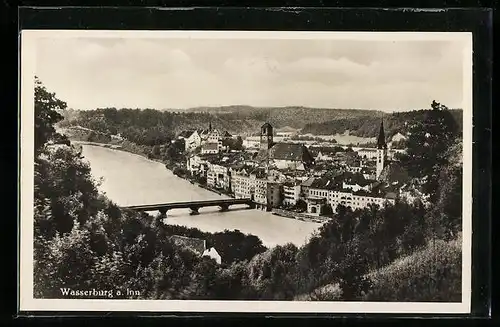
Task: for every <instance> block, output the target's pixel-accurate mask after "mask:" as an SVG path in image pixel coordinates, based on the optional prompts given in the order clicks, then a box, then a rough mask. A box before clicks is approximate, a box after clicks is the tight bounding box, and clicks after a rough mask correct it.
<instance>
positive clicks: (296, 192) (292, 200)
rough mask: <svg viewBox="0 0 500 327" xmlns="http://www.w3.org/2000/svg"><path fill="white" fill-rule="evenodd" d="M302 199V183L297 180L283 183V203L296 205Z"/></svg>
mask: <svg viewBox="0 0 500 327" xmlns="http://www.w3.org/2000/svg"><path fill="white" fill-rule="evenodd" d="M299 199H300V183H299V182H297V181H293V182H285V183H283V205H286V206H294V205H296V204H297V201H298V200H299Z"/></svg>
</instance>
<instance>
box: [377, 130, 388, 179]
mask: <svg viewBox="0 0 500 327" xmlns="http://www.w3.org/2000/svg"><path fill="white" fill-rule="evenodd" d="M386 161H387V143H386V141H385V133H384V122H381V123H380V131H379V134H378V138H377V170H376V178H377V179H379V178H380V174H381V173H382V170H384V166H385V164H386Z"/></svg>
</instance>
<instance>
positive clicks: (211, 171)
mask: <svg viewBox="0 0 500 327" xmlns="http://www.w3.org/2000/svg"><path fill="white" fill-rule="evenodd" d="M207 185H208V186H211V187H215V188H219V189H224V190H230V189H231V172H230V168H229V165H227V164H224V163H222V162H221V161H219V160H217V161H215V162H210V163H209V164H208V172H207Z"/></svg>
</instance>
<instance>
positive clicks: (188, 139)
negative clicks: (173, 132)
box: [177, 130, 201, 151]
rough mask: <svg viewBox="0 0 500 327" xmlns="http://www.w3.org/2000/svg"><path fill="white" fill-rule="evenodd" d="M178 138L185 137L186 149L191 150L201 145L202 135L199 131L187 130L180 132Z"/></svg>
mask: <svg viewBox="0 0 500 327" xmlns="http://www.w3.org/2000/svg"><path fill="white" fill-rule="evenodd" d="M177 139H184V142H185V151H191V150H194V149H196V148H197V147H199V146H200V145H201V137H200V134H198V131H194V130H186V131H182V132H181V133H179V135H178V136H177Z"/></svg>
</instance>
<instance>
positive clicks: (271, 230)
mask: <svg viewBox="0 0 500 327" xmlns="http://www.w3.org/2000/svg"><path fill="white" fill-rule="evenodd" d="M21 41H22V42H21V58H22V61H21V90H20V92H21V102H22V104H21V108H22V109H21V123H20V124H21V138H22V139H21V142H22V143H21V221H20V223H21V225H20V233H21V251H20V256H21V257H20V260H21V261H20V266H21V268H20V269H21V281H20V288H21V291H20V295H21V298H20V306H21V309H23V308H24V309H26V310H52V311H54V310H73V311H79V310H104V311H113V310H117V311H124V310H133V311H173V312H180V311H193V312H292V313H293V312H323V313H324V312H332V313H335V312H360V313H365V312H366V313H369V312H398V313H406V312H408V313H411V312H443V313H468V312H470V311H469V310H470V296H471V295H470V292H471V235H472V229H471V221H472V213H471V196H472V186H471V184H472V151H471V149H472V35H471V34H470V33H461V32H449V33H437V32H436V33H430V32H426V33H423V32H408V33H395V32H384V33H382V32H271V31H269V32H265V31H264V32H262V31H260V32H249V31H247V32H243V31H241V32H238V31H105V30H102V31H91V30H88V31H84V30H79V31H76V30H73V31H69V30H67V31H64V30H38V31H37V30H32V31H30V30H26V31H23V32H22V37H21ZM82 300H85V301H82ZM94 300H95V301H94Z"/></svg>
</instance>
